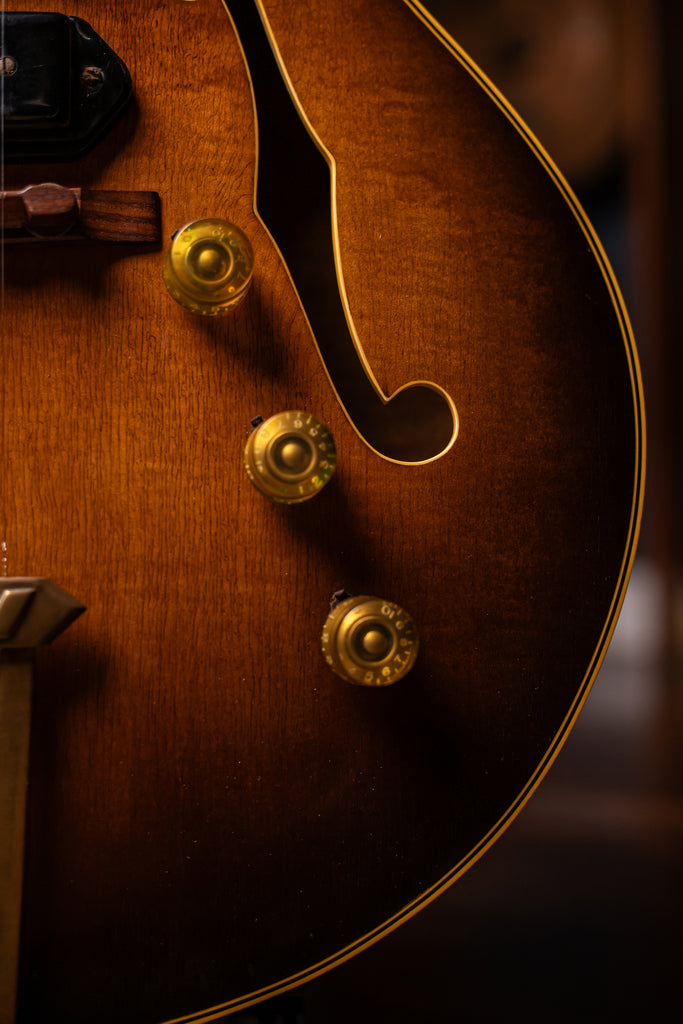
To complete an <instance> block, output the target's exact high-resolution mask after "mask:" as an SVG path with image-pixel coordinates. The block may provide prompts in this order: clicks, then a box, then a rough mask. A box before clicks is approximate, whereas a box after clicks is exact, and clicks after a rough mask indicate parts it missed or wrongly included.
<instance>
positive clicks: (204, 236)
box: [163, 217, 254, 316]
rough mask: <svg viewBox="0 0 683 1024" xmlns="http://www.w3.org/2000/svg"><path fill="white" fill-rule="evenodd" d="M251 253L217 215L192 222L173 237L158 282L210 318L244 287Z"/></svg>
mask: <svg viewBox="0 0 683 1024" xmlns="http://www.w3.org/2000/svg"><path fill="white" fill-rule="evenodd" d="M253 271H254V252H253V250H252V248H251V243H250V241H249V239H248V238H247V236H246V235H245V234H244V232H243V231H241V230H240V229H239V228H238V227H236V226H235V225H234V224H231V223H230V222H229V221H227V220H220V219H219V218H218V217H209V218H206V219H205V220H195V221H193V222H192V223H191V224H187V225H186V226H185V227H184V228H181V230H180V231H177V232H176V234H175V235H174V236H173V243H172V245H171V248H170V249H169V251H168V252H167V253H166V258H165V260H164V269H163V275H164V283H165V285H166V287H167V288H168V290H169V292H170V294H171V295H172V296H173V298H174V299H175V300H176V302H179V303H180V305H181V306H185V308H186V309H189V310H190V311H191V312H192V313H200V314H201V315H203V316H216V315H217V314H219V313H227V312H228V311H229V310H231V309H234V308H235V306H237V305H238V304H239V303H240V302H241V301H242V299H243V298H244V296H245V295H246V294H247V291H248V290H249V285H250V284H251V278H252V274H253Z"/></svg>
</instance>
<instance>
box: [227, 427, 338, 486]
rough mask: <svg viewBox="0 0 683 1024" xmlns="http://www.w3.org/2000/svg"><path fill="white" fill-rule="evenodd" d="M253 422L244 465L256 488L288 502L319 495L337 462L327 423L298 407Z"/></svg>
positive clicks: (335, 450)
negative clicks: (297, 408)
mask: <svg viewBox="0 0 683 1024" xmlns="http://www.w3.org/2000/svg"><path fill="white" fill-rule="evenodd" d="M252 422H253V423H254V424H255V426H254V429H253V430H252V432H251V434H250V435H249V438H248V440H247V444H246V448H245V450H244V465H245V468H246V471H247V476H248V477H249V479H250V480H251V482H252V483H253V485H254V487H256V488H257V489H258V490H259V491H261V493H262V494H265V495H266V497H268V498H270V499H271V500H272V501H277V502H281V503H283V504H287V505H293V504H298V503H300V502H302V501H307V500H308V499H309V498H313V497H315V495H316V494H318V493H319V492H320V491H321V489H322V488H323V487H324V486H325V484H326V483H327V482H328V480H329V479H330V477H331V476H332V474H333V473H334V470H335V467H336V465H337V449H336V446H335V443H334V439H333V437H332V434H331V433H330V431H329V430H328V428H327V427H326V426H325V424H324V423H323V422H322V421H321V420H319V419H318V418H317V416H313V415H312V414H311V413H309V412H301V411H298V410H290V411H287V412H281V413H278V414H277V415H275V416H271V417H270V419H267V420H265V421H262V420H260V418H259V417H257V418H256V420H255V421H252Z"/></svg>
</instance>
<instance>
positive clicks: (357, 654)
mask: <svg viewBox="0 0 683 1024" xmlns="http://www.w3.org/2000/svg"><path fill="white" fill-rule="evenodd" d="M321 642H322V651H323V654H324V656H325V660H326V661H327V663H328V665H329V666H330V668H331V669H332V670H333V671H334V672H336V673H337V675H338V676H341V677H342V679H346V681H347V682H349V683H358V684H360V685H361V686H388V685H389V684H390V683H395V682H397V680H399V679H402V678H403V676H405V675H406V674H407V673H408V672H409V671H410V669H411V668H412V667H413V665H414V664H415V658H416V657H417V649H418V639H417V632H416V630H415V624H414V622H413V620H412V619H411V618H410V616H409V615H408V614H406V612H405V611H404V610H403V608H401V607H400V606H399V605H397V604H394V602H393V601H384V600H382V598H379V597H367V596H360V597H347V598H346V599H345V600H343V601H340V602H339V603H338V604H336V605H335V606H334V607H333V608H332V611H331V612H330V614H329V615H328V616H327V620H326V622H325V625H324V626H323V632H322V641H321Z"/></svg>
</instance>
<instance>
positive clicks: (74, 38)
mask: <svg viewBox="0 0 683 1024" xmlns="http://www.w3.org/2000/svg"><path fill="white" fill-rule="evenodd" d="M0 17H2V19H3V32H2V38H3V53H2V54H0V68H1V69H2V75H3V77H4V85H3V89H2V114H1V118H2V123H3V126H4V136H5V153H4V156H5V159H6V160H7V161H8V162H13V163H17V162H27V163H28V162H35V161H47V160H49V161H52V160H75V159H76V157H79V156H81V155H82V154H83V153H85V152H87V151H88V150H89V149H90V148H91V147H92V146H93V145H94V144H95V143H96V142H97V141H98V139H99V138H101V136H102V135H103V134H104V133H105V132H106V131H107V130H108V129H109V128H110V127H111V125H112V123H113V122H114V121H115V120H116V118H117V117H118V116H119V114H120V113H121V112H122V111H123V109H124V107H125V105H126V103H127V102H128V100H129V99H130V96H131V94H132V82H131V77H130V74H129V72H128V69H127V67H126V65H125V64H124V63H123V61H122V60H121V59H120V58H119V57H117V55H116V54H115V53H114V51H113V50H112V49H111V47H110V46H108V45H107V43H105V42H104V40H103V39H101V38H100V36H98V34H97V33H96V32H95V31H94V29H93V28H91V26H90V25H89V24H88V23H87V22H86V21H83V19H82V18H75V17H69V16H67V15H64V14H48V13H38V12H11V13H5V14H2V15H0Z"/></svg>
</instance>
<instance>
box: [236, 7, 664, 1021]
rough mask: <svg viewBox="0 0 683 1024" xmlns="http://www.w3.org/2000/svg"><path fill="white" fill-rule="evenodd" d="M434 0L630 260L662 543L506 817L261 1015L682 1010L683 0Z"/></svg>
mask: <svg viewBox="0 0 683 1024" xmlns="http://www.w3.org/2000/svg"><path fill="white" fill-rule="evenodd" d="M423 2H424V3H425V6H427V7H428V8H429V9H430V10H431V11H432V13H433V14H434V15H435V16H436V17H437V18H438V19H439V20H440V21H441V22H442V24H443V25H444V26H445V27H446V28H447V29H448V31H449V32H450V33H451V35H452V36H453V38H454V39H456V40H457V41H458V42H459V43H460V44H461V45H462V47H463V48H464V49H465V50H466V52H467V53H469V54H470V55H471V56H472V57H473V58H474V60H475V61H476V62H477V63H478V64H479V66H480V67H481V68H482V69H483V70H484V71H485V72H486V74H487V75H488V76H489V78H490V79H491V80H492V81H493V82H494V84H495V85H497V86H498V88H499V89H500V90H501V92H502V93H503V94H504V95H505V96H506V97H507V98H508V99H509V100H510V102H511V103H512V105H513V106H514V107H516V109H517V110H518V111H519V112H520V113H521V115H522V117H523V118H524V119H525V120H526V121H527V123H528V124H529V125H530V126H531V128H532V129H533V130H534V131H535V133H536V134H537V136H538V137H539V139H540V141H541V142H542V143H543V145H544V146H545V147H546V149H547V150H548V152H549V153H550V155H551V156H552V157H553V159H554V160H555V162H556V163H557V164H558V166H559V167H560V169H561V170H562V171H563V173H564V174H565V176H566V177H567V178H568V179H569V181H570V183H571V184H572V186H573V187H574V189H575V191H576V192H577V194H578V195H579V198H580V199H581V201H582V202H583V204H584V206H585V208H586V210H587V211H588V213H589V216H590V217H591V219H592V221H593V223H594V225H595V228H596V230H597V232H598V234H599V236H600V238H601V240H602V242H603V245H604V246H605V248H606V250H607V253H608V255H609V257H610V260H611V262H612V264H613V267H614V269H615V272H616V274H617V277H618V279H619V281H620V284H621V287H622V291H623V292H624V295H625V296H626V300H627V305H628V308H629V311H630V314H631V319H632V322H633V326H634V330H635V334H636V338H637V341H638V347H639V352H640V357H641V362H642V370H643V378H644V384H645V395H646V402H647V413H648V487H647V498H646V509H645V516H644V522H643V531H642V534H641V545H640V550H639V555H638V557H637V560H636V565H635V569H634V572H633V576H632V582H631V586H630V588H629V591H628V594H627V598H626V603H625V606H624V610H623V612H622V617H621V619H620V622H619V626H618V628H617V632H616V634H615V637H614V640H613V643H612V646H611V648H610V651H609V654H608V656H607V659H606V661H605V664H604V666H603V668H602V670H601V672H600V675H599V677H598V680H597V682H596V684H595V686H594V689H593V691H592V693H591V696H590V697H589V699H588V702H587V704H586V707H585V708H584V710H583V712H582V715H581V716H580V718H579V721H578V724H577V725H576V727H575V728H574V730H573V732H572V734H571V735H570V737H569V740H568V741H567V744H566V746H565V747H564V749H563V751H562V752H561V754H560V756H559V758H558V760H557V761H556V763H555V765H554V766H553V768H552V769H551V771H550V773H549V775H548V776H547V778H546V780H545V781H544V783H543V784H542V785H541V787H540V789H539V790H538V791H537V793H536V794H535V795H534V797H532V799H531V801H530V802H529V804H528V805H527V807H526V808H525V810H524V811H523V812H522V814H521V815H520V816H519V817H518V818H517V819H516V820H515V821H514V822H513V824H512V825H511V826H510V828H509V829H508V831H507V832H506V833H505V835H504V836H503V837H502V839H501V840H500V841H499V842H498V843H497V844H496V845H495V846H494V848H493V849H492V850H491V851H490V852H489V853H488V854H487V855H486V856H485V857H484V858H483V860H481V861H480V862H479V863H478V864H477V865H476V866H475V867H474V869H473V870H471V871H470V872H469V873H468V874H467V875H466V876H465V877H464V878H463V879H461V880H460V881H459V882H457V883H456V884H455V885H454V886H453V887H452V888H451V889H450V890H449V891H448V892H447V893H446V894H444V895H442V896H441V897H440V898H439V899H437V900H436V901H435V902H434V903H433V904H431V905H430V906H429V907H427V908H426V909H425V910H424V911H422V912H421V913H420V914H418V915H417V916H416V917H414V918H413V919H411V920H410V921H409V922H408V923H407V924H405V925H403V926H402V927H401V928H399V929H398V930H397V931H396V932H393V933H392V934H391V935H389V936H388V937H386V938H385V939H383V940H382V941H381V942H380V943H378V944H377V945H376V946H374V947H372V948H371V949H369V950H367V951H366V952H365V953H363V954H361V955H360V956H358V957H356V958H355V959H354V960H352V961H350V962H348V963H347V964H344V965H342V966H341V967H339V968H337V969H336V970H335V971H333V972H331V973H330V974H327V975H325V976H323V977H322V978H320V979H318V980H317V981H315V982H312V983H310V984H308V985H306V986H305V987H304V988H302V989H300V990H299V991H298V992H297V993H295V994H294V995H292V996H288V997H285V999H284V1001H283V1002H281V1003H279V1004H273V1005H271V1006H270V1007H269V1008H265V1007H264V1008H262V1017H263V1019H267V1018H268V1010H269V1011H270V1016H271V1019H272V1020H276V1019H278V1018H279V1019H280V1020H292V1021H294V1020H297V1019H300V1020H303V1021H305V1024H350V1022H356V1024H371V1022H385V1021H386V1022H392V1024H415V1022H425V1024H429V1022H440V1021H451V1020H452V1021H455V1020H458V1021H482V1022H489V1021H491V1022H493V1021H498V1020H500V1019H502V1018H507V1017H511V1018H513V1019H520V1020H524V1021H527V1022H537V1021H538V1022H540V1021H544V1022H546V1021H552V1022H584V1021H585V1022H611V1021H631V1020H641V1019H643V1018H644V1017H646V1018H647V1019H648V1020H663V1019H665V1018H666V1019H668V1018H669V1016H670V1014H671V1013H674V1014H677V1012H680V1010H679V1011H676V1010H675V1007H676V1005H677V1004H678V995H679V990H680V987H681V975H682V974H683V966H682V965H683V924H682V921H681V918H682V915H683V886H682V885H681V874H682V870H681V868H682V860H683V792H682V783H683V759H682V746H681V737H682V735H683V673H682V671H681V666H682V663H683V597H682V587H681V580H682V577H683V572H682V570H683V557H682V551H681V530H680V529H679V523H680V522H681V518H682V512H683V462H682V460H681V457H680V454H679V451H678V436H679V430H678V422H677V413H678V411H679V403H680V396H679V392H680V388H681V376H682V375H681V369H682V363H683V359H682V356H681V345H680V342H679V338H680V335H681V333H682V332H681V330H680V328H679V312H678V309H677V304H678V298H679V294H680V292H681V291H682V290H683V265H682V263H683V255H682V253H681V248H682V247H681V244H680V237H681V219H682V213H683V205H682V201H681V196H680V192H679V182H680V180H681V177H682V175H681V170H682V165H683V139H682V138H681V133H680V131H679V125H680V123H681V113H682V107H683V76H682V75H681V70H680V69H681V62H682V58H681V55H680V54H679V47H680V44H681V42H683V4H681V3H680V0H423ZM244 1019H245V1020H247V1019H249V1018H244ZM251 1019H253V1017H252V1018H251ZM240 1020H241V1018H240Z"/></svg>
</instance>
